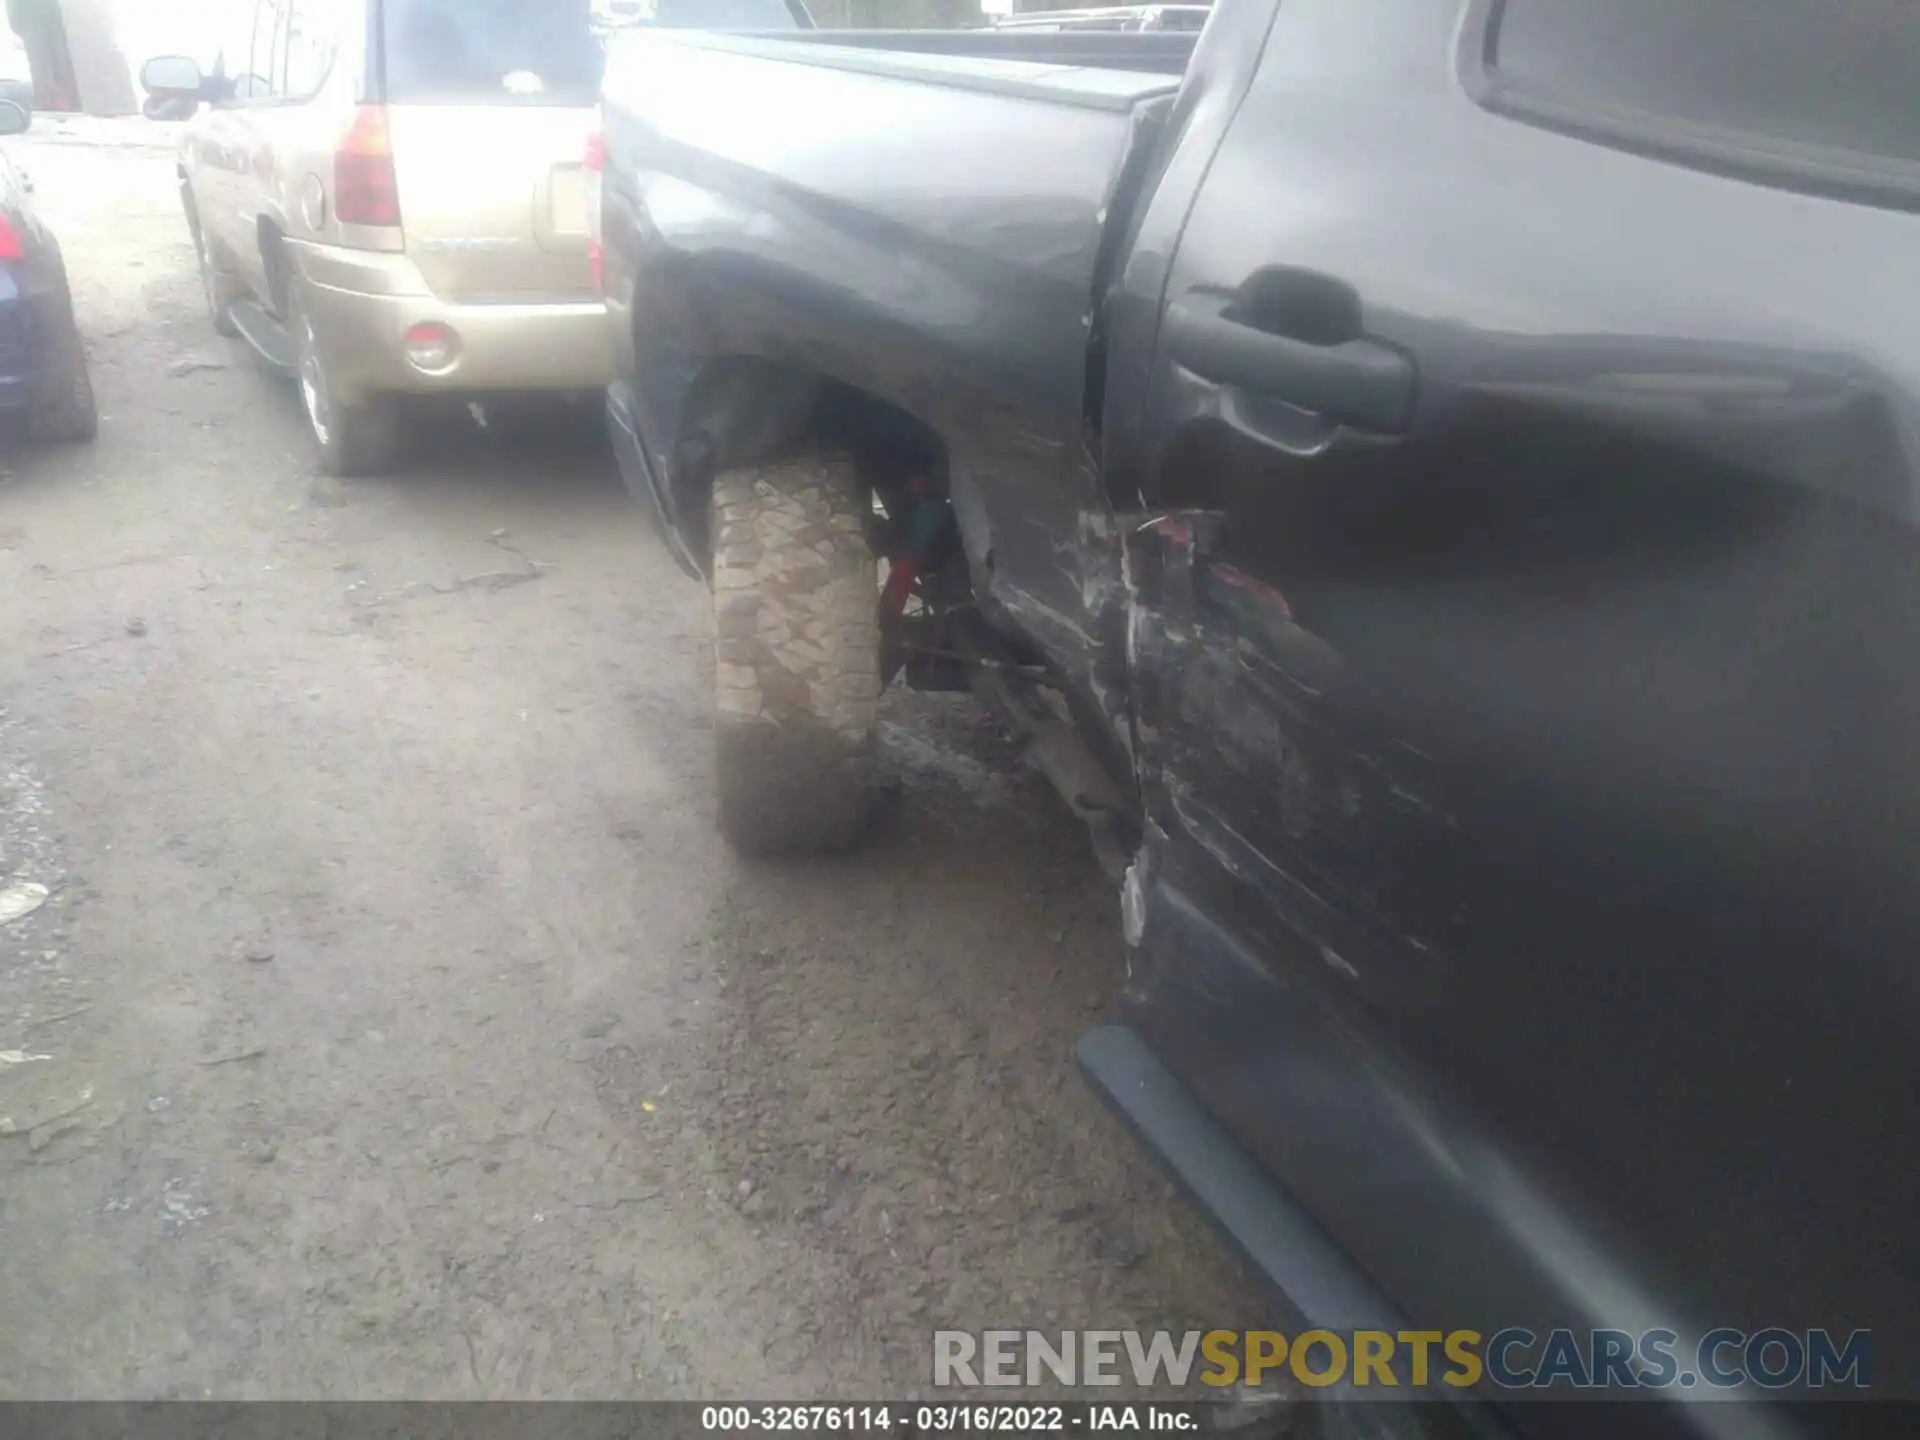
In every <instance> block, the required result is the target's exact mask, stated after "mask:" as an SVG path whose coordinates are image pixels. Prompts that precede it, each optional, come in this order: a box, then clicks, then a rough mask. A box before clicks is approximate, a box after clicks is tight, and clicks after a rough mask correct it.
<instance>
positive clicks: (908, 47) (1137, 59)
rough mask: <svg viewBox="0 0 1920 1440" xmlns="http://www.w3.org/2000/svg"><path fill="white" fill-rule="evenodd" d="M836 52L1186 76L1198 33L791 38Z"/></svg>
mask: <svg viewBox="0 0 1920 1440" xmlns="http://www.w3.org/2000/svg"><path fill="white" fill-rule="evenodd" d="M787 38H789V39H798V40H801V41H803V42H805V43H808V44H813V45H820V46H825V47H828V48H830V49H834V50H845V49H856V50H879V51H886V52H890V53H893V54H922V55H968V56H972V57H974V58H976V59H981V60H1015V61H1023V62H1027V63H1031V64H1041V65H1061V66H1085V67H1087V68H1089V69H1099V70H1138V71H1144V72H1146V73H1148V74H1155V75H1180V74H1183V73H1184V72H1185V71H1186V68H1187V61H1188V60H1189V59H1191V58H1192V56H1193V47H1194V42H1196V41H1197V40H1198V39H1199V38H1200V36H1199V35H1198V33H1196V32H1192V31H1188V32H1184V33H1183V32H1178V31H1171V30H1167V31H1135V32H1118V31H1116V32H1102V31H1079V32H1075V31H1058V32H1048V31H1032V30H1030V31H1021V30H803V31H800V32H798V33H797V34H793V35H789V36H788V37H787Z"/></svg>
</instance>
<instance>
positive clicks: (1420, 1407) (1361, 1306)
mask: <svg viewBox="0 0 1920 1440" xmlns="http://www.w3.org/2000/svg"><path fill="white" fill-rule="evenodd" d="M1074 1052H1075V1054H1076V1055H1077V1056H1078V1058H1079V1061H1080V1068H1081V1069H1082V1070H1083V1071H1085V1072H1086V1076H1087V1079H1088V1080H1089V1081H1090V1082H1091V1083H1092V1084H1093V1087H1094V1089H1095V1090H1097V1091H1099V1092H1100V1096H1101V1098H1102V1099H1103V1100H1105V1101H1106V1102H1107V1104H1108V1105H1110V1106H1111V1107H1112V1108H1113V1110H1114V1112H1115V1113H1116V1114H1118V1115H1119V1117H1120V1119H1121V1120H1122V1121H1123V1122H1125V1124H1126V1125H1127V1127H1128V1128H1129V1129H1131V1130H1132V1131H1133V1132H1134V1135H1135V1138H1137V1139H1138V1140H1139V1141H1140V1142H1141V1144H1142V1145H1144V1146H1145V1147H1146V1149H1147V1150H1148V1152H1149V1153H1150V1154H1152V1155H1153V1156H1154V1157H1155V1158H1156V1159H1157V1160H1159V1161H1160V1162H1161V1163H1162V1164H1163V1165H1164V1166H1165V1167H1166V1169H1167V1170H1168V1171H1169V1172H1170V1173H1171V1174H1172V1176H1173V1178H1174V1180H1175V1182H1176V1183H1177V1184H1178V1185H1179V1186H1180V1188H1181V1189H1183V1190H1184V1191H1186V1193H1187V1196H1188V1198H1189V1199H1190V1200H1192V1201H1193V1202H1194V1204H1195V1205H1196V1206H1198V1207H1199V1209H1200V1211H1201V1213H1202V1214H1204V1215H1205V1216H1206V1217H1207V1218H1208V1219H1209V1220H1211V1221H1212V1222H1213V1224H1214V1226H1215V1227H1216V1228H1217V1229H1218V1230H1219V1231H1220V1232H1221V1233H1222V1235H1223V1236H1224V1237H1225V1238H1226V1240H1227V1242H1228V1244H1229V1245H1231V1246H1232V1247H1233V1248H1234V1249H1235V1250H1236V1251H1238V1252H1239V1253H1240V1255H1241V1257H1242V1258H1243V1259H1244V1260H1245V1261H1246V1262H1247V1263H1248V1264H1250V1265H1251V1266H1252V1267H1253V1270H1254V1273H1255V1274H1256V1275H1258V1276H1259V1277H1260V1278H1261V1279H1262V1280H1264V1281H1265V1282H1266V1283H1267V1284H1268V1285H1269V1286H1271V1287H1272V1288H1273V1290H1274V1291H1276V1292H1277V1293H1278V1296H1279V1298H1280V1300H1281V1301H1282V1303H1283V1305H1284V1307H1285V1309H1286V1310H1288V1311H1291V1312H1292V1313H1291V1315H1290V1316H1289V1317H1288V1318H1289V1319H1290V1320H1291V1321H1292V1323H1293V1328H1294V1331H1295V1333H1298V1332H1299V1331H1302V1330H1332V1331H1335V1332H1336V1333H1338V1332H1341V1331H1349V1330H1384V1331H1387V1332H1388V1333H1389V1334H1395V1335H1397V1334H1398V1333H1399V1332H1400V1331H1401V1330H1404V1329H1408V1328H1410V1327H1409V1326H1408V1324H1407V1321H1406V1319H1405V1317H1404V1316H1402V1315H1401V1314H1400V1312H1399V1310H1398V1308H1397V1307H1396V1306H1395V1305H1394V1304H1393V1302H1392V1301H1390V1300H1388V1299H1387V1298H1386V1296H1384V1295H1383V1294H1381V1293H1380V1291H1379V1290H1378V1289H1377V1288H1375V1286H1374V1284H1373V1282H1372V1281H1370V1280H1368V1279H1367V1277H1366V1276H1365V1275H1364V1274H1362V1273H1361V1271H1360V1270H1359V1268H1358V1267H1357V1266H1355V1265H1354V1263H1353V1262H1352V1261H1351V1260H1349V1259H1348V1258H1347V1256H1346V1254H1345V1252H1343V1251H1342V1250H1341V1249H1340V1248H1339V1247H1338V1246H1337V1245H1335V1244H1334V1243H1333V1241H1332V1240H1330V1239H1328V1238H1327V1236H1326V1234H1325V1233H1324V1232H1323V1231H1322V1230H1321V1229H1320V1227H1319V1226H1318V1225H1316V1224H1315V1223H1314V1222H1313V1220H1312V1219H1311V1218H1310V1217H1309V1216H1308V1215H1307V1214H1306V1213H1305V1212H1304V1211H1302V1210H1301V1209H1300V1207H1299V1206H1298V1205H1296V1204H1295V1203H1294V1202H1293V1200H1292V1199H1291V1198H1290V1197H1289V1196H1288V1195H1287V1193H1286V1192H1285V1191H1284V1190H1283V1189H1281V1188H1280V1186H1279V1185H1277V1184H1276V1183H1275V1182H1274V1181H1273V1180H1272V1179H1271V1178H1269V1177H1268V1176H1267V1174H1266V1173H1265V1172H1264V1171H1262V1170H1261V1169H1260V1167H1259V1166H1258V1165H1256V1164H1254V1162H1253V1161H1252V1160H1251V1159H1249V1158H1248V1156H1247V1154H1246V1152H1245V1151H1243V1150H1242V1149H1241V1148H1240V1146H1239V1144H1238V1143H1237V1142H1236V1141H1235V1140H1234V1139H1233V1137H1232V1136H1231V1135H1229V1134H1228V1133H1227V1132H1226V1130H1225V1129H1224V1128H1222V1126H1221V1125H1220V1123H1219V1122H1218V1121H1216V1120H1215V1119H1214V1118H1213V1117H1212V1116H1211V1115H1209V1114H1208V1113H1207V1111H1206V1110H1205V1109H1204V1108H1203V1107H1202V1106H1201V1104H1200V1102H1199V1101H1198V1100H1197V1099H1195V1098H1194V1096H1193V1094H1192V1092H1191V1091H1189V1090H1188V1089H1187V1087H1186V1086H1185V1085H1183V1084H1181V1083H1180V1081H1179V1080H1178V1079H1176V1078H1175V1077H1174V1075H1173V1072H1172V1071H1170V1070H1168V1069H1167V1068H1166V1066H1164V1065H1162V1064H1161V1063H1160V1061H1159V1060H1158V1059H1156V1058H1155V1057H1154V1054H1153V1052H1152V1051H1151V1050H1149V1049H1148V1048H1147V1045H1146V1042H1145V1041H1144V1040H1142V1039H1141V1038H1140V1037H1139V1035H1137V1034H1136V1033H1135V1032H1134V1031H1133V1030H1131V1029H1129V1028H1128V1027H1127V1026H1125V1025H1101V1026H1097V1027H1096V1028H1094V1029H1092V1030H1089V1031H1087V1032H1086V1034H1084V1035H1082V1036H1081V1037H1080V1040H1079V1043H1078V1044H1076V1045H1075V1046H1074ZM1409 1402H1412V1403H1409ZM1315 1403H1316V1404H1323V1405H1324V1404H1332V1405H1334V1406H1336V1407H1337V1408H1338V1409H1342V1410H1346V1409H1350V1408H1353V1407H1356V1406H1357V1407H1358V1410H1357V1412H1356V1413H1357V1414H1365V1415H1366V1416H1368V1419H1367V1421H1366V1422H1365V1423H1364V1424H1362V1423H1359V1422H1358V1421H1357V1420H1355V1419H1349V1420H1348V1421H1347V1422H1346V1423H1345V1425H1344V1426H1337V1427H1333V1428H1332V1429H1330V1430H1328V1431H1327V1432H1326V1433H1339V1434H1352V1435H1366V1436H1368V1437H1371V1440H1426V1437H1431V1436H1433V1435H1436V1434H1444V1435H1448V1436H1473V1437H1477V1440H1512V1431H1511V1430H1509V1429H1508V1428H1506V1427H1505V1426H1503V1425H1502V1424H1501V1423H1500V1421H1499V1420H1498V1419H1497V1418H1496V1417H1495V1416H1494V1415H1493V1413H1492V1412H1491V1411H1490V1410H1489V1409H1488V1408H1487V1407H1486V1406H1485V1405H1484V1404H1481V1403H1477V1401H1476V1399H1475V1397H1474V1396H1472V1395H1471V1394H1463V1393H1461V1392H1459V1391H1454V1392H1451V1393H1448V1392H1444V1391H1441V1390H1439V1389H1438V1388H1436V1387H1428V1388H1426V1389H1422V1390H1418V1391H1416V1390H1412V1389H1399V1390H1396V1391H1392V1392H1380V1391H1361V1390H1359V1389H1357V1388H1355V1387H1354V1386H1353V1385H1352V1384H1351V1382H1350V1379H1349V1380H1348V1381H1344V1382H1342V1383H1339V1384H1335V1385H1332V1386H1329V1387H1327V1388H1326V1389H1323V1390H1320V1391H1317V1392H1316V1394H1315ZM1443 1416H1444V1417H1446V1419H1445V1421H1443V1423H1441V1424H1440V1425H1438V1426H1437V1427H1436V1426H1435V1425H1434V1424H1433V1423H1432V1422H1434V1421H1435V1420H1436V1419H1439V1418H1440V1417H1443ZM1311 1433H1320V1432H1317V1431H1316V1432H1311Z"/></svg>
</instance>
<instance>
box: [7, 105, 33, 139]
mask: <svg viewBox="0 0 1920 1440" xmlns="http://www.w3.org/2000/svg"><path fill="white" fill-rule="evenodd" d="M32 124H33V113H32V112H31V111H29V110H28V109H27V107H26V106H24V105H22V104H20V103H19V102H18V101H14V100H0V135H24V134H26V133H27V130H28V129H29V128H30V127H31V126H32Z"/></svg>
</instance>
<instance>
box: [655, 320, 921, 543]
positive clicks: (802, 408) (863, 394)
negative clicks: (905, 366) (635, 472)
mask: <svg viewBox="0 0 1920 1440" xmlns="http://www.w3.org/2000/svg"><path fill="white" fill-rule="evenodd" d="M807 442H815V443H820V444H824V445H829V446H832V447H833V448H835V449H839V450H844V451H846V452H847V453H848V454H850V455H852V456H853V458H854V461H855V463H856V464H857V465H858V466H859V468H860V474H861V478H862V479H863V480H865V481H866V482H867V483H868V484H869V485H871V486H873V488H874V489H875V490H876V491H878V492H879V493H880V494H881V496H882V498H883V500H884V499H886V498H887V497H888V496H889V495H890V494H900V493H903V492H904V488H905V486H906V484H907V482H908V481H910V480H917V481H920V482H922V484H923V485H925V486H928V487H931V488H930V489H929V490H927V491H926V492H925V493H928V494H933V495H941V496H944V495H945V494H946V493H947V490H948V483H949V478H948V466H947V449H946V445H945V444H944V442H942V440H941V439H940V436H939V434H938V432H937V431H935V430H934V428H933V427H932V426H931V425H929V424H927V423H926V422H925V421H924V420H921V419H920V418H919V417H918V416H916V415H914V414H912V413H911V412H909V411H907V410H904V409H902V408H901V407H900V406H898V405H896V404H894V403H893V402H892V401H889V400H886V399H884V398H883V397H881V396H878V395H875V394H873V393H872V392H871V391H866V390H861V389H859V388H857V387H855V386H852V385H848V384H846V383H844V382H842V381H839V380H835V379H833V378H831V377H830V376H825V375H821V374H819V373H818V372H815V371H811V370H807V369H805V368H803V367H799V366H791V365H784V364H781V363H779V362H776V361H771V360H763V359H757V358H752V357H738V358H733V359H728V360H722V361H717V362H714V363H713V364H711V365H709V366H708V367H707V368H706V370H704V371H703V372H702V373H701V375H700V376H699V378H698V379H697V380H696V381H695V382H694V384H693V387H692V388H691V389H690V390H689V392H688V395H687V400H686V404H685V407H684V410H683V414H682V421H681V425H680V429H679V444H678V448H677V450H676V453H675V455H674V465H673V489H674V495H673V501H674V513H675V517H676V519H677V521H678V523H679V526H680V529H681V532H682V538H683V539H684V540H685V542H686V543H687V546H688V548H689V549H690V550H691V551H692V552H693V553H694V554H695V555H697V556H699V557H701V558H702V559H705V558H707V557H709V556H710V555H711V554H712V542H711V539H710V537H709V536H708V534H707V509H708V504H709V501H710V499H711V496H712V490H713V479H714V476H715V475H717V474H719V473H720V472H721V471H723V470H731V469H735V468H737V467H739V466H742V465H748V464H752V463H753V462H754V461H757V460H764V459H766V458H767V457H768V456H770V455H774V454H777V453H778V452H780V451H781V450H785V449H788V448H791V447H793V446H796V445H800V444H803V443H807Z"/></svg>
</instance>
